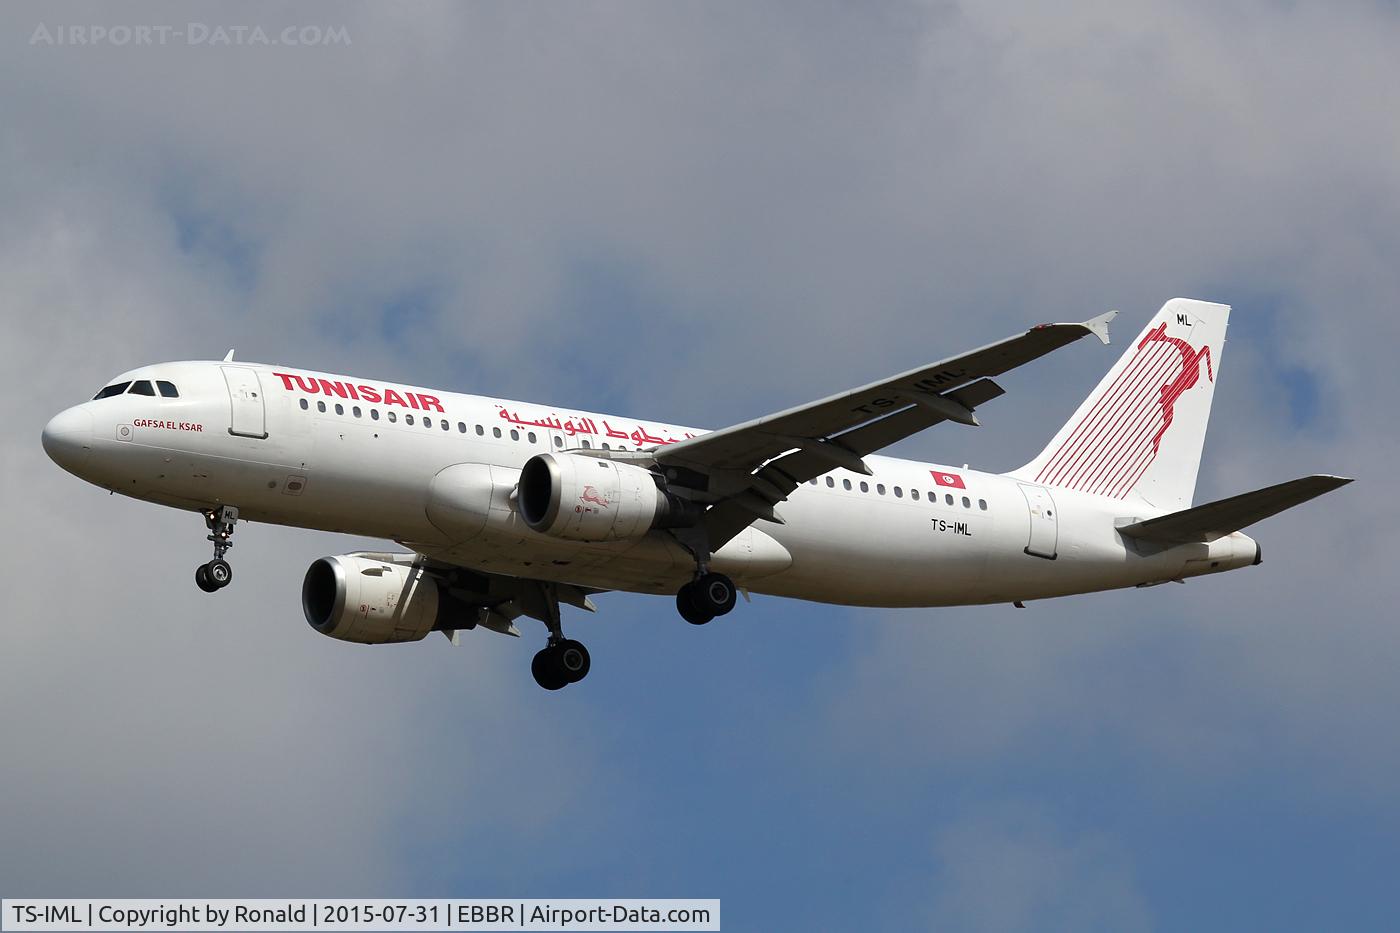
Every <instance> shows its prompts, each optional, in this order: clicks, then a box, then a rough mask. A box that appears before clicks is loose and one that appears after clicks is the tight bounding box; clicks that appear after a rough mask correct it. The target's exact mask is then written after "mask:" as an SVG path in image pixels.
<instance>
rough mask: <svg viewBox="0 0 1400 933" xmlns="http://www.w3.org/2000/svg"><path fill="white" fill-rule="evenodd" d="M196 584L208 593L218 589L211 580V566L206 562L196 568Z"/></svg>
mask: <svg viewBox="0 0 1400 933" xmlns="http://www.w3.org/2000/svg"><path fill="white" fill-rule="evenodd" d="M194 585H195V586H197V587H199V588H200V589H201V590H203V591H204V592H206V593H212V592H214V591H215V590H217V589H218V587H217V586H215V585H214V584H212V583H210V582H209V568H208V567H207V566H205V565H204V564H200V565H199V566H198V567H196V568H194Z"/></svg>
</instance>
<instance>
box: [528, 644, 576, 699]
mask: <svg viewBox="0 0 1400 933" xmlns="http://www.w3.org/2000/svg"><path fill="white" fill-rule="evenodd" d="M530 673H531V674H533V675H535V683H537V684H539V685H540V686H541V687H543V688H545V689H546V690H561V689H563V688H564V687H566V686H568V683H569V677H568V674H567V673H566V672H565V670H564V667H563V665H562V664H560V663H559V656H558V654H557V653H556V652H555V651H554V649H553V646H550V647H549V648H544V649H542V650H541V651H539V652H538V653H537V654H536V655H535V659H534V660H533V661H531V662H530Z"/></svg>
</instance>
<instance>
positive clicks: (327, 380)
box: [43, 298, 1351, 690]
mask: <svg viewBox="0 0 1400 933" xmlns="http://www.w3.org/2000/svg"><path fill="white" fill-rule="evenodd" d="M1116 314H1117V312H1116V311H1111V312H1108V313H1107V314H1102V315H1099V316H1098V317H1095V318H1092V319H1090V320H1088V321H1084V322H1082V323H1059V324H1041V325H1039V326H1036V327H1033V328H1031V329H1030V330H1027V331H1025V332H1024V333H1022V334H1018V335H1016V336H1013V337H1010V338H1008V339H1005V340H1002V341H999V342H997V343H993V344H989V345H987V346H984V347H981V348H980V349H976V350H973V351H971V352H968V353H964V354H961V355H959V356H954V357H950V358H948V359H944V360H941V361H939V362H936V363H932V364H930V365H928V366H924V367H920V368H918V369H914V370H910V371H908V372H904V373H900V374H898V375H895V376H892V377H890V378H888V379H882V380H879V381H877V382H872V383H870V384H868V385H864V386H861V387H859V388H856V389H852V390H850V391H848V392H842V393H839V394H836V395H832V396H830V397H828V398H823V399H819V400H817V401H814V402H811V403H808V404H805V405H799V406H796V407H794V408H789V409H787V410H785V411H781V412H777V413H775V414H770V415H766V416H764V417H760V418H756V419H754V420H752V421H747V422H744V423H742V424H737V425H734V426H732V427H728V428H723V429H721V430H717V431H703V430H700V429H697V428H687V427H682V426H678V425H672V424H665V423H661V422H656V421H649V420H640V419H636V418H624V417H618V416H616V415H610V414H601V413H597V412H591V411H587V410H583V409H579V408H575V407H573V406H562V407H561V406H551V405H538V404H532V403H527V402H516V401H511V400H506V399H497V398H491V397H484V396H474V395H463V394H457V393H451V392H444V391H440V390H429V389H425V388H420V387H416V386H410V385H402V384H399V383H388V382H384V381H382V380H371V379H360V378H356V377H349V376H340V375H334V374H330V373H321V372H312V371H308V370H303V369H296V368H293V367H289V366H277V365H266V364H261V363H248V362H243V361H236V360H235V359H234V353H233V351H229V354H228V355H227V356H226V357H225V358H224V359H223V360H221V361H198V362H176V363H159V364H156V365H151V366H143V367H139V368H137V369H134V370H131V371H130V372H127V373H123V374H122V375H120V376H117V377H116V378H115V379H113V380H112V381H111V382H109V383H108V384H107V385H106V386H105V387H104V388H102V389H101V390H100V391H99V392H98V393H97V394H96V396H95V397H94V398H93V399H92V400H91V401H87V402H83V403H82V404H79V405H76V406H74V407H71V408H69V409H67V410H65V411H63V412H60V413H59V414H58V415H55V416H54V418H53V419H52V420H51V421H50V422H49V423H48V424H47V426H45V428H44V430H43V446H44V449H45V451H46V452H47V453H48V455H49V457H50V458H51V459H53V461H54V462H55V463H57V464H58V465H59V466H60V467H62V468H63V469H65V470H67V471H68V472H70V473H72V474H74V475H76V476H78V477H80V478H81V479H84V480H86V481H88V482H90V483H93V484H95V485H97V486H100V487H102V488H104V489H108V490H110V491H112V492H114V493H121V494H122V495H125V496H131V497H133V498H136V499H141V500H144V501H147V502H154V503H158V504H160V505H165V506H170V507H173V508H177V509H185V510H188V511H193V512H199V513H201V514H202V515H203V517H204V521H205V524H206V526H207V528H208V530H209V535H208V540H209V541H211V542H212V543H213V554H214V556H213V559H212V560H210V561H208V562H207V563H204V564H201V565H200V566H199V567H198V568H197V569H196V571H195V583H196V584H197V585H198V586H199V588H200V589H202V590H204V591H206V592H210V593H212V592H216V591H218V590H219V589H222V588H223V587H225V586H228V585H229V583H230V582H231V581H232V578H233V570H232V567H231V565H230V564H229V562H228V560H227V559H226V556H225V555H226V554H227V552H228V551H229V549H230V548H231V547H232V546H233V532H234V527H235V525H236V524H237V522H238V521H240V520H243V521H252V522H262V523H268V524H280V525H290V526H296V527H303V528H314V529H320V530H324V531H332V532H342V533H348V534H355V535H362V536H368V537H375V538H383V539H389V540H392V541H395V542H397V543H398V544H399V545H401V546H403V547H405V548H407V549H408V551H407V552H388V551H386V552H377V551H376V552H356V553H351V554H343V555H337V556H331V557H323V558H320V559H318V560H316V561H315V562H313V563H312V564H311V566H310V568H309V569H308V570H307V572H306V575H305V578H304V580H303V583H302V596H301V602H302V610H303V614H304V615H305V617H306V620H307V622H308V623H310V625H311V626H312V628H314V629H315V630H316V631H318V632H320V633H321V634H323V635H328V636H330V637H333V638H337V639H342V640H344V641H350V642H357V643H362V644H384V643H391V642H407V641H417V640H420V639H422V638H425V637H426V636H427V635H428V634H429V633H430V632H433V631H439V632H442V633H444V634H445V635H446V636H447V637H448V638H449V639H450V640H451V641H452V642H453V643H454V644H458V643H460V633H461V632H463V631H467V630H471V629H476V628H482V629H486V630H489V631H492V632H497V633H501V634H506V635H512V636H519V634H520V631H519V629H518V628H517V627H516V625H515V622H516V621H517V620H518V619H520V618H521V617H522V616H525V617H529V618H533V619H536V620H539V621H541V622H543V623H544V625H545V628H546V629H547V632H548V634H547V638H546V643H545V647H544V648H543V649H541V650H540V651H539V652H538V653H537V654H536V655H535V656H534V658H533V660H532V663H531V672H532V674H533V676H534V678H535V680H536V682H537V683H539V685H540V686H541V687H544V688H545V689H547V690H558V689H561V688H563V687H565V686H567V685H570V684H574V683H578V682H579V681H581V680H583V678H584V677H585V676H586V675H587V674H588V672H589V669H590V667H591V664H592V661H591V658H590V656H589V653H588V650H587V649H586V648H585V647H584V646H583V645H582V644H581V643H580V642H578V641H577V640H574V639H571V638H566V637H565V635H564V632H563V628H562V624H561V617H560V606H561V605H565V606H571V607H577V608H580V609H584V610H588V611H596V606H595V604H594V601H593V597H594V596H596V595H597V594H599V593H604V592H607V591H617V590H623V591H630V592H635V593H650V594H666V595H673V596H674V597H675V601H676V607H677V609H678V611H679V613H680V615H681V617H682V618H683V619H685V620H686V621H687V622H690V623H692V624H695V625H703V624H705V623H708V622H710V621H711V620H713V619H715V618H717V617H719V616H723V615H726V614H728V613H729V612H730V611H731V610H732V609H733V608H734V606H735V604H736V602H737V598H738V594H739V593H740V592H741V591H742V592H743V594H744V596H745V598H746V599H748V598H749V594H750V593H760V594H767V595H773V596H782V597H791V598H796V599H804V600H810V601H814V602H823V603H833V604H840V605H848V606H870V607H877V606H879V607H936V606H955V605H971V604H993V603H1004V604H1013V605H1015V606H1017V607H1020V608H1024V605H1025V602H1026V601H1027V600H1034V599H1047V598H1051V597H1059V596H1067V595H1071V594H1078V593H1088V592H1094V591H1101V590H1108V589H1115V588H1124V587H1150V586H1154V585H1156V584H1161V583H1167V582H1172V581H1175V582H1184V581H1185V580H1186V579H1187V578H1189V577H1196V576H1201V575H1204V574H1211V573H1220V572H1224V571H1227V570H1234V569H1237V568H1240V567H1246V566H1251V565H1256V564H1259V563H1260V560H1261V552H1260V548H1259V545H1258V544H1257V543H1256V542H1255V541H1254V540H1253V539H1252V538H1250V537H1248V536H1247V535H1245V534H1243V533H1242V531H1241V529H1243V528H1245V527H1247V526H1249V525H1252V524H1253V523H1255V522H1258V521H1260V520H1261V519H1264V518H1267V517H1269V516H1271V515H1274V514H1276V513H1278V512H1281V511H1283V510H1285V509H1288V508H1291V507H1293V506H1296V505H1298V504H1300V503H1302V502H1305V501H1307V500H1309V499H1312V498H1314V497H1316V496H1319V495H1322V494H1324V493H1326V492H1329V491H1331V490H1333V489H1336V488H1338V487H1340V486H1342V485H1345V484H1346V483H1349V482H1351V480H1350V479H1348V478H1345V477H1339V476H1331V475H1313V476H1306V477H1303V478H1301V479H1296V480H1292V481H1290V482H1285V483H1280V484H1278V485H1274V486H1269V487H1267V488H1264V489H1258V490H1255V491H1253V492H1247V493H1244V494H1242V495H1237V496H1232V497H1230V498H1226V499H1221V500H1218V501H1215V502H1210V503H1207V504H1205V505H1192V497H1193V493H1194V489H1195V485H1196V475H1197V471H1198V469H1199V466H1200V459H1201V450H1202V446H1203V444H1204V440H1205V432H1206V422H1207V419H1208V417H1209V414H1210V405H1211V401H1212V398H1213V397H1214V392H1215V382H1216V379H1217V378H1218V377H1219V373H1220V362H1221V352H1222V350H1223V347H1224V341H1225V329H1226V324H1227V323H1228V320H1229V314H1230V308H1229V306H1228V305H1223V304H1215V303H1211V302H1206V301H1197V300H1192V299H1184V298H1175V299H1172V300H1171V301H1168V302H1167V303H1166V304H1165V305H1163V306H1162V309H1161V310H1160V311H1159V312H1158V313H1157V314H1156V316H1154V317H1153V318H1152V319H1151V320H1150V321H1149V323H1148V324H1147V326H1146V327H1145V328H1144V329H1143V331H1142V333H1141V334H1139V335H1138V338H1137V339H1136V340H1134V341H1133V342H1132V343H1131V344H1129V345H1128V346H1127V348H1126V350H1125V352H1124V353H1123V355H1122V356H1121V357H1120V358H1119V360H1118V361H1117V363H1116V364H1115V365H1114V367H1113V368H1112V369H1110V370H1109V372H1108V374H1107V375H1106V376H1104V378H1103V379H1102V381H1100V383H1099V384H1098V386H1097V387H1096V388H1095V389H1094V391H1093V392H1092V393H1090V395H1089V396H1088V397H1087V398H1086V399H1085V400H1084V401H1083V403H1082V404H1081V405H1080V406H1079V408H1078V409H1077V410H1076V411H1075V413H1074V415H1073V416H1072V417H1071V418H1070V419H1069V421H1067V422H1066V423H1065V424H1064V426H1063V427H1061V428H1060V430H1059V431H1058V432H1057V433H1056V434H1055V436H1054V437H1053V438H1051V440H1050V442H1049V443H1048V444H1047V445H1046V447H1045V449H1044V450H1043V451H1041V452H1040V454H1038V455H1037V456H1036V457H1035V458H1034V459H1032V460H1031V461H1030V462H1029V463H1027V464H1026V465H1025V466H1022V467H1020V468H1019V469H1016V470H1012V471H1010V472H1009V473H1004V474H994V473H985V472H982V471H978V470H973V469H970V468H968V467H966V466H963V467H954V466H948V465H944V464H936V463H919V462H916V461H912V460H902V459H895V458H892V457H886V456H879V455H877V454H876V451H879V450H881V449H883V448H885V447H888V446H889V445H891V444H894V443H895V442H897V441H900V440H903V439H904V438H907V437H910V436H911V435H914V434H916V433H918V432H920V431H923V430H925V429H927V428H930V427H933V426H934V425H937V424H940V423H943V422H954V423H957V424H962V425H970V426H975V425H978V424H979V423H980V422H979V419H978V417H977V415H976V414H975V413H974V412H975V410H976V409H978V408H979V407H980V406H982V405H984V404H986V403H987V402H989V401H991V400H992V399H995V398H996V397H998V396H1000V395H1002V394H1004V390H1003V389H1002V388H1001V387H1000V386H999V385H998V384H997V383H996V382H994V381H993V378H994V377H996V376H999V375H1001V374H1002V373H1005V372H1007V371H1009V370H1011V369H1014V368H1016V367H1019V366H1022V365H1025V364H1027V363H1029V362H1031V361H1033V360H1035V359H1038V358H1040V357H1042V356H1044V355H1046V354H1048V353H1050V352H1052V351H1054V350H1057V349H1059V348H1061V347H1064V346H1067V345H1069V344H1071V343H1073V342H1075V341H1077V340H1079V339H1080V338H1082V337H1085V336H1088V335H1091V334H1092V335H1094V336H1096V337H1097V338H1098V339H1099V340H1100V341H1102V342H1103V343H1104V344H1107V343H1108V342H1109V338H1108V324H1109V321H1111V320H1112V319H1113V317H1114V315H1116Z"/></svg>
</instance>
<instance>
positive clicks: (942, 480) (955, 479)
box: [929, 470, 967, 489]
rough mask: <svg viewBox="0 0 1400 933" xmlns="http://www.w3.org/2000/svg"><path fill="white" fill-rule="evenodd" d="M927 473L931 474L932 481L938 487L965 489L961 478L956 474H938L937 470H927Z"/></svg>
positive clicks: (965, 486) (965, 485)
mask: <svg viewBox="0 0 1400 933" xmlns="http://www.w3.org/2000/svg"><path fill="white" fill-rule="evenodd" d="M929 473H930V474H932V476H933V481H934V482H935V483H937V484H938V485H940V486H951V487H952V488H953V489H966V488H967V484H965V483H964V482H963V479H962V477H961V476H959V475H958V474H956V473H940V472H938V471H937V470H929Z"/></svg>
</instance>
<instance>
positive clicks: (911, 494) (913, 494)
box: [909, 489, 919, 502]
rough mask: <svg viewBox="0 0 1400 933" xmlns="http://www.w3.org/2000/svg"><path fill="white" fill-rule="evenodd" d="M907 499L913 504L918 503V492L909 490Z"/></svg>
mask: <svg viewBox="0 0 1400 933" xmlns="http://www.w3.org/2000/svg"><path fill="white" fill-rule="evenodd" d="M909 498H911V499H913V500H914V501H915V502H918V501H919V490H917V489H911V490H909Z"/></svg>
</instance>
